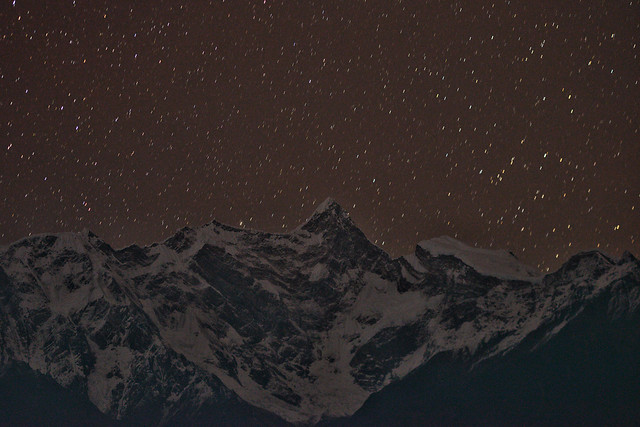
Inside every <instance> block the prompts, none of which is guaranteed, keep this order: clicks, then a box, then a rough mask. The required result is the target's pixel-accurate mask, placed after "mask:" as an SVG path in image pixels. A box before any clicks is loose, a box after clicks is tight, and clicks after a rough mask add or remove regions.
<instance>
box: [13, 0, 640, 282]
mask: <svg viewBox="0 0 640 427" xmlns="http://www.w3.org/2000/svg"><path fill="white" fill-rule="evenodd" d="M0 22H1V24H2V28H3V31H2V35H1V38H0V52H2V59H1V63H0V188H1V189H2V190H1V192H0V242H2V243H8V242H11V241H13V240H15V239H18V238H20V237H23V236H26V235H29V234H32V233H42V232H54V231H63V230H81V229H83V228H89V229H91V230H93V231H94V232H95V233H96V234H98V235H99V236H101V237H102V238H104V239H105V240H106V241H108V242H109V243H111V244H112V245H113V246H115V247H121V246H124V245H128V244H131V243H134V242H136V243H139V244H146V243H150V242H153V241H159V240H162V239H164V238H166V237H168V236H170V235H171V234H172V233H173V232H174V231H175V230H177V229H179V228H181V227H184V226H192V227H195V226H198V225H202V224H204V223H206V222H209V221H211V220H212V219H217V220H218V221H221V222H224V223H228V224H231V225H235V226H239V227H248V228H255V229H262V230H267V231H273V232H282V231H287V230H291V229H293V228H294V227H296V226H297V225H299V224H300V223H301V222H302V221H303V220H304V219H305V218H306V217H307V216H309V215H310V213H311V212H312V211H313V209H314V207H315V205H316V204H318V203H319V202H321V201H322V200H323V199H324V198H325V197H327V196H332V197H334V198H335V199H336V200H337V201H338V202H340V203H341V204H342V205H343V207H344V208H345V209H346V210H348V211H349V212H350V213H351V215H352V217H353V219H354V220H355V222H356V223H357V224H358V225H359V226H360V227H361V229H362V230H363V231H364V232H365V234H366V235H367V236H368V237H369V238H370V239H371V240H372V241H373V242H375V243H376V244H378V245H379V246H380V247H382V248H384V249H385V250H387V251H388V252H389V253H391V254H392V255H393V256H398V255H402V254H406V253H410V252H412V251H413V248H414V246H415V244H416V243H417V242H419V241H420V240H424V239H429V238H432V237H437V236H440V235H450V236H453V237H456V238H458V239H460V240H462V241H465V242H467V243H470V244H476V245H478V246H482V247H493V248H504V249H508V250H511V251H512V252H513V253H515V254H516V255H517V256H518V257H519V258H521V259H522V260H523V261H525V262H527V263H529V264H532V265H534V266H537V267H538V268H540V269H541V270H543V271H546V270H548V269H554V268H557V267H558V266H559V265H560V263H561V262H563V261H565V260H566V259H567V257H569V256H570V255H571V254H573V253H576V252H578V251H580V250H588V249H594V248H599V249H601V250H603V251H604V252H606V253H610V254H612V255H620V254H621V252H622V251H623V250H631V251H632V252H634V253H635V254H636V255H637V254H639V253H640V243H639V233H640V167H639V165H640V134H639V129H640V122H639V121H640V116H639V112H640V107H639V104H640V103H639V102H638V100H640V85H639V80H640V58H639V57H638V55H639V53H640V46H639V45H640V2H638V1H636V0H631V1H629V0H625V1H621V0H612V1H606V2H599V1H595V0H594V1H586V0H585V1H581V0H576V1H573V2H557V1H540V2H530V1H517V0H508V1H494V2H490V1H486V2H485V1H444V0H438V1H428V2H415V1H401V0H394V1H392V2H388V1H371V0H354V1H348V2H343V1H314V0H311V1H306V2H301V3H300V2H287V1H263V0H260V1H249V2H246V1H221V0H218V1H211V2H199V1H196V2H181V1H156V2H150V3H147V2H145V3H144V4H143V3H141V2H131V1H118V2H112V1H109V2H108V1H82V0H62V1H57V2H55V3H52V2H29V1H21V0H15V1H13V2H5V3H4V4H3V5H2V6H1V9H0Z"/></svg>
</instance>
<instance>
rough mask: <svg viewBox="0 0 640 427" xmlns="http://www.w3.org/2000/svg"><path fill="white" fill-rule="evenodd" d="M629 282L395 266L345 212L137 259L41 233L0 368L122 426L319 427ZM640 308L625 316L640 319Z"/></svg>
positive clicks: (486, 259)
mask: <svg viewBox="0 0 640 427" xmlns="http://www.w3.org/2000/svg"><path fill="white" fill-rule="evenodd" d="M625 277H633V278H634V279H633V280H635V282H633V283H636V284H637V282H638V277H640V267H639V265H638V261H637V260H636V259H635V258H633V256H631V255H629V256H626V257H623V259H621V260H613V259H610V258H608V257H606V256H604V255H602V254H600V253H598V252H592V253H584V254H580V255H577V256H575V257H574V258H572V259H571V260H570V261H569V262H568V263H567V264H566V265H565V266H563V267H562V268H561V269H560V270H559V271H557V272H555V273H553V274H550V275H547V276H545V277H541V276H539V275H538V273H537V272H536V271H535V270H533V269H531V268H530V267H527V266H525V265H523V264H521V263H520V262H519V261H518V260H517V259H516V258H515V257H514V256H513V255H511V254H510V253H508V252H504V251H493V250H484V249H477V248H472V247H469V246H467V245H465V244H463V243H461V242H458V241H456V240H453V239H451V238H446V237H441V238H438V239H433V240H430V241H426V242H422V243H420V244H419V245H418V246H417V247H416V252H415V253H414V254H411V255H408V256H406V257H401V258H398V259H395V260H394V259H391V258H390V257H389V256H388V255H387V254H386V253H385V252H384V251H382V250H381V249H379V248H378V247H376V246H375V245H373V244H372V243H371V242H369V241H368V240H367V238H366V237H365V236H364V234H363V233H362V232H361V231H360V230H359V229H358V228H357V227H356V226H355V224H354V223H353V222H352V220H351V219H350V218H349V215H348V214H347V213H346V212H345V211H344V210H343V209H342V208H341V207H340V206H339V205H338V204H337V203H336V202H335V201H333V200H331V199H328V200H326V201H325V202H323V203H322V204H321V205H320V206H319V207H318V208H317V209H316V211H315V212H314V213H313V214H312V216H311V217H310V218H309V219H308V220H307V221H306V222H305V223H304V224H302V225H301V226H300V227H298V228H297V229H295V230H294V231H293V232H292V233H289V234H269V233H262V232H258V231H247V230H242V229H236V228H233V227H229V226H226V225H222V224H219V223H217V222H213V223H210V224H208V225H205V226H203V227H200V228H197V229H189V228H185V229H182V230H180V231H179V232H177V233H176V234H175V235H174V236H172V237H171V238H169V239H167V240H166V241H164V242H162V243H160V244H154V245H151V246H149V247H145V248H141V247H137V246H131V247H128V248H125V249H121V250H114V249H112V248H111V247H110V246H109V245H108V244H106V243H105V242H103V241H101V240H100V239H99V238H98V237H97V236H95V235H93V234H92V233H90V232H83V233H77V234H74V233H61V234H56V235H41V236H34V237H30V238H27V239H23V240H20V241H18V242H16V243H14V244H12V245H9V246H6V247H4V248H3V249H2V251H1V252H0V364H3V365H7V364H10V363H12V362H22V363H25V364H27V365H29V366H30V367H31V368H32V369H34V370H36V371H38V372H41V373H43V374H45V375H49V376H51V377H52V378H53V379H54V380H55V381H56V382H58V383H59V384H60V385H62V386H65V387H72V388H74V389H76V390H80V391H81V392H83V393H86V395H87V396H88V398H89V399H90V400H91V402H93V404H94V405H96V407H97V408H98V409H100V410H101V411H102V412H105V413H107V414H109V415H111V416H113V417H114V418H117V419H124V420H127V419H128V417H132V416H133V414H139V413H140V412H141V411H144V410H145V409H146V408H161V411H156V412H157V413H158V414H159V415H158V417H159V418H158V420H157V421H163V422H171V421H172V420H177V419H181V418H180V417H187V418H188V417H189V416H190V414H194V413H197V412H198V411H199V409H200V408H201V407H204V406H207V405H213V404H214V403H216V402H217V403H219V402H224V401H230V400H233V401H241V402H246V403H248V404H250V405H252V406H255V407H257V408H261V409H263V410H266V411H268V412H270V413H273V414H276V415H277V416H279V417H281V418H283V419H285V420H287V421H289V422H302V423H313V422H316V421H318V420H320V419H322V418H331V417H339V416H348V415H350V414H352V413H353V412H355V411H356V410H357V409H358V408H359V407H360V406H361V405H362V404H363V403H364V402H365V400H366V399H367V398H368V396H369V395H370V394H371V393H373V392H376V391H379V390H381V389H382V388H383V387H385V386H386V385H387V384H389V383H390V382H392V381H395V380H397V379H399V378H402V377H403V376H405V375H406V374H408V373H409V372H411V371H412V370H414V369H415V368H417V367H419V366H421V365H422V364H424V363H425V362H426V361H428V360H430V359H431V358H432V357H433V356H434V355H436V354H438V353H439V352H443V351H454V352H461V353H464V354H469V355H471V357H475V358H476V359H477V360H481V359H483V358H487V357H491V356H494V355H499V354H501V353H504V352H508V351H509V349H510V348H512V347H513V346H514V345H516V344H518V343H519V342H521V341H522V340H523V339H524V338H525V337H527V336H528V335H529V334H530V333H531V332H534V331H536V330H539V329H540V328H541V327H544V328H545V330H549V331H550V332H548V333H547V335H548V334H553V333H557V332H558V331H559V330H560V329H562V327H563V326H564V325H565V324H566V323H567V322H568V321H570V320H571V318H572V316H575V314H576V312H577V310H579V309H580V307H581V305H582V304H584V303H585V302H586V301H588V300H590V299H592V298H595V297H597V296H598V295H599V294H601V293H602V292H605V291H611V290H612V289H613V288H615V287H616V286H620V285H619V283H620V281H621V279H622V278H625ZM625 292H626V291H625ZM639 293H640V292H639V290H638V287H637V286H636V287H632V289H630V290H629V291H628V292H626V293H622V294H620V293H618V294H616V295H622V296H620V297H619V298H617V299H616V300H615V301H612V307H613V308H612V310H614V311H615V310H617V311H625V310H627V311H629V310H638V305H639V304H640V296H639Z"/></svg>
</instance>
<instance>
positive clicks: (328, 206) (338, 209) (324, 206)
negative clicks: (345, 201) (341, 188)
mask: <svg viewBox="0 0 640 427" xmlns="http://www.w3.org/2000/svg"><path fill="white" fill-rule="evenodd" d="M324 212H329V213H332V214H345V215H346V214H347V212H346V211H345V210H344V209H342V206H340V204H339V203H338V202H336V201H335V200H334V199H333V198H331V197H327V198H326V199H324V201H323V202H322V203H320V204H319V205H318V207H317V208H316V210H315V211H314V212H313V215H320V214H322V213H324Z"/></svg>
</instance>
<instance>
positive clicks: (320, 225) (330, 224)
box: [298, 197, 357, 232]
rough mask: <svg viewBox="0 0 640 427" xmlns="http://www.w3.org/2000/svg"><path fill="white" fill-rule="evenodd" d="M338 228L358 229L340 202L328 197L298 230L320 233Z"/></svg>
mask: <svg viewBox="0 0 640 427" xmlns="http://www.w3.org/2000/svg"><path fill="white" fill-rule="evenodd" d="M336 226H339V227H340V226H348V227H354V228H357V227H356V226H355V225H354V224H353V221H351V218H349V213H348V212H347V211H345V210H344V209H343V208H342V206H340V204H339V203H338V202H336V201H335V200H334V199H332V198H331V197H327V198H326V199H325V200H324V201H323V202H322V203H320V204H319V205H318V207H316V209H315V211H313V214H312V215H311V216H310V217H309V218H308V219H307V220H306V221H305V222H304V223H303V224H302V225H301V226H300V227H298V228H301V229H304V230H307V231H310V232H318V231H320V230H323V229H324V230H328V229H331V228H334V227H336Z"/></svg>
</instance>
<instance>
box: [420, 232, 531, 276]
mask: <svg viewBox="0 0 640 427" xmlns="http://www.w3.org/2000/svg"><path fill="white" fill-rule="evenodd" d="M419 246H420V247H421V248H422V249H424V250H425V251H427V252H429V253H430V254H431V255H433V256H439V255H452V256H454V257H456V258H458V259H460V261H462V262H464V263H465V264H467V265H468V266H470V267H473V268H474V269H475V270H476V271H477V272H478V273H480V274H484V275H487V276H493V277H498V278H500V279H506V280H531V279H534V278H536V277H537V276H539V275H540V273H539V272H538V271H537V270H535V269H534V268H533V267H529V266H528V265H525V264H522V263H521V262H520V261H519V260H518V258H516V257H515V255H513V254H512V253H511V252H508V251H505V250H491V249H480V248H474V247H471V246H468V245H465V244H464V243H462V242H460V241H458V240H455V239H453V238H451V237H448V236H442V237H438V238H435V239H431V240H426V241H423V242H420V243H419Z"/></svg>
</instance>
